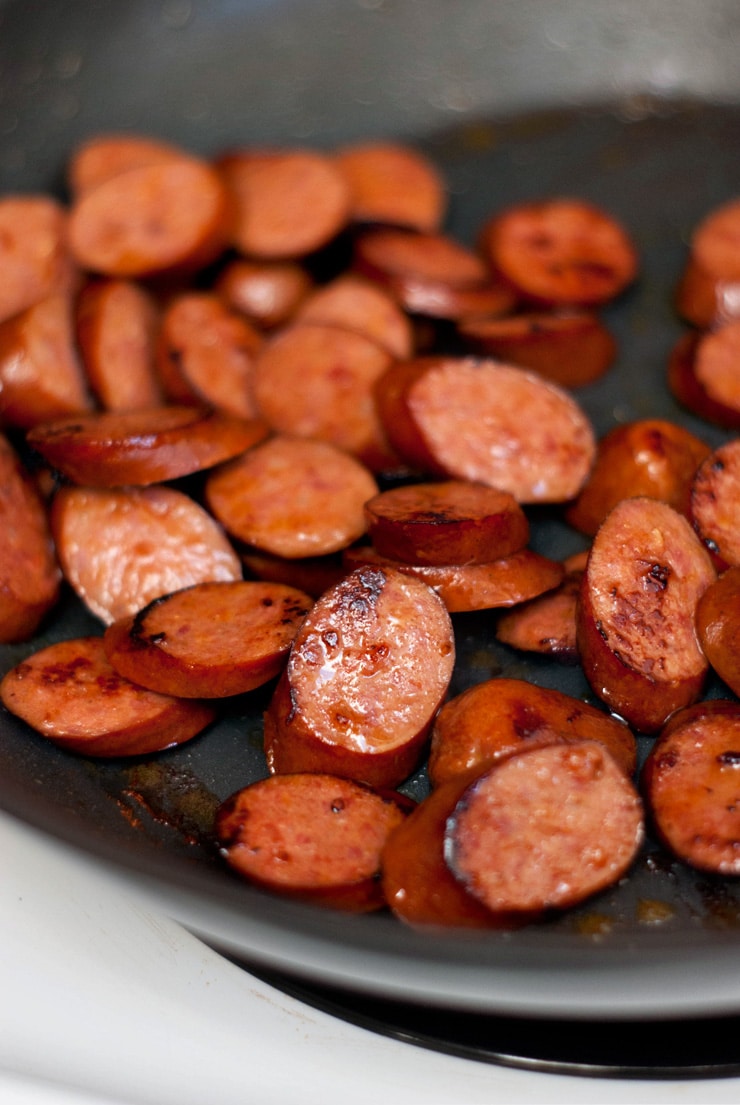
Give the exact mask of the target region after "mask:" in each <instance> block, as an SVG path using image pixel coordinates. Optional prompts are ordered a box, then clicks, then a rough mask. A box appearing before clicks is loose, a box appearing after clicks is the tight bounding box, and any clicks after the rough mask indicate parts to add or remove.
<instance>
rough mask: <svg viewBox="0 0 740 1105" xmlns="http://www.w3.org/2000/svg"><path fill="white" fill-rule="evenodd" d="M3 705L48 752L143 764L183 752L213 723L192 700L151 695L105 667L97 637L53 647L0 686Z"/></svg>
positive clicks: (209, 709)
mask: <svg viewBox="0 0 740 1105" xmlns="http://www.w3.org/2000/svg"><path fill="white" fill-rule="evenodd" d="M0 698H2V701H3V703H4V705H5V706H6V707H7V708H8V710H10V711H11V713H13V714H16V715H17V716H18V717H20V718H22V719H23V721H25V722H26V723H27V724H28V725H30V726H31V728H33V729H35V730H37V732H39V733H41V735H42V736H44V737H47V738H48V739H49V740H50V741H53V742H54V744H58V745H59V746H60V747H62V748H65V749H68V750H69V751H71V752H79V753H82V754H83V755H86V756H143V755H148V754H150V753H152V752H162V751H164V749H166V748H172V747H173V746H174V745H177V744H182V743H183V742H184V741H188V740H190V739H191V738H192V737H194V736H196V735H197V734H198V733H200V732H201V731H202V730H203V729H205V727H206V726H207V725H210V723H211V722H212V721H213V720H214V718H215V711H214V710H213V708H212V707H211V706H209V705H207V704H205V703H202V702H196V701H195V700H192V699H191V700H189V701H183V700H181V699H177V698H170V697H169V696H166V695H159V694H154V693H153V692H152V691H147V690H144V689H143V688H142V687H138V686H136V685H135V684H134V683H130V682H129V681H128V679H124V677H123V676H121V675H119V674H118V673H117V672H116V671H114V669H113V668H112V667H111V666H110V664H109V663H108V660H107V659H106V655H105V651H104V649H103V639H102V637H82V638H74V639H72V640H67V641H59V642H58V643H56V644H53V645H49V646H48V647H46V648H44V649H41V650H40V651H38V652H36V653H34V654H33V655H31V656H29V657H28V658H27V659H25V660H22V661H21V663H19V664H18V665H16V667H14V668H13V669H12V670H11V671H9V672H8V674H7V675H6V676H5V677H4V678H3V680H2V682H1V683H0Z"/></svg>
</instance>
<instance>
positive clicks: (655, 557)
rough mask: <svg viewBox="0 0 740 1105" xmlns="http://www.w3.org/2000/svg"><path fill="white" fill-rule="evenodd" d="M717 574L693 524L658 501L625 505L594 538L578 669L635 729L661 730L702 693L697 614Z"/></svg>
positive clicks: (583, 598)
mask: <svg viewBox="0 0 740 1105" xmlns="http://www.w3.org/2000/svg"><path fill="white" fill-rule="evenodd" d="M715 574H716V573H715V570H714V567H713V565H712V561H711V559H710V557H709V553H708V552H707V551H706V550H705V549H704V547H703V546H702V544H701V542H700V541H699V538H698V537H697V536H696V534H695V533H694V531H693V530H692V528H691V525H690V524H689V522H688V521H687V520H686V518H684V516H683V515H681V514H679V513H678V512H677V511H675V510H674V509H673V507H670V506H668V504H667V503H661V502H659V501H658V500H657V499H647V498H635V499H624V500H623V501H622V502H621V503H618V504H617V506H616V507H614V509H613V510H612V511H611V513H610V514H609V515H608V516H607V518H606V519H605V521H604V522H603V523H602V525H601V527H600V528H599V531H598V533H597V534H596V536H595V537H594V540H593V544H592V546H591V551H590V554H589V558H588V564H587V567H586V571H585V573H584V576H583V586H582V589H581V595H580V601H579V605H578V622H577V624H578V649H579V653H580V656H581V664H582V667H583V670H584V673H585V675H586V678H587V679H588V681H589V683H590V684H591V687H592V689H593V691H594V693H595V694H597V695H598V696H599V697H600V698H601V699H602V700H603V701H604V702H605V703H606V704H607V705H608V706H609V708H610V709H611V710H613V711H614V712H615V713H617V714H619V715H620V716H621V717H623V718H625V719H626V720H627V721H628V722H629V724H630V725H632V726H633V727H634V728H635V729H637V730H640V731H642V732H645V733H654V732H657V731H658V730H659V729H660V728H661V727H662V725H663V724H664V723H665V721H666V719H667V718H668V717H669V716H670V715H671V714H672V713H673V712H674V711H675V710H678V709H680V708H681V707H682V706H686V705H688V704H689V703H691V702H694V701H695V700H696V699H697V698H698V697H699V696H700V694H701V693H702V691H703V688H704V684H705V681H706V676H707V670H708V664H707V660H706V657H705V656H704V654H703V652H702V651H701V648H700V647H699V642H698V640H697V636H696V629H695V626H694V614H695V610H696V604H697V602H698V600H699V598H700V597H701V595H702V594H703V592H704V591H705V590H706V588H707V587H708V586H709V584H710V583H711V582H712V581H713V580H714V578H715Z"/></svg>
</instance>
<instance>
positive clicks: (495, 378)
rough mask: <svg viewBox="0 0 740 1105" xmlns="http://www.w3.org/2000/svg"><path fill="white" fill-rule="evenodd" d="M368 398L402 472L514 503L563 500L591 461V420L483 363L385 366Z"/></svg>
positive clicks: (519, 371)
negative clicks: (469, 485)
mask: <svg viewBox="0 0 740 1105" xmlns="http://www.w3.org/2000/svg"><path fill="white" fill-rule="evenodd" d="M376 398H377V402H378V409H379V411H380V415H381V418H382V421H383V425H384V426H385V429H386V432H387V434H388V437H389V438H390V441H391V445H393V447H394V448H395V449H396V451H397V452H398V453H399V455H400V456H401V457H402V458H404V459H405V460H406V461H407V463H409V464H410V465H411V466H412V467H416V468H419V469H421V470H423V471H426V472H429V473H432V474H435V475H441V476H444V477H446V478H448V479H465V480H470V481H472V482H477V483H484V484H488V485H489V486H491V487H497V488H499V489H500V490H502V491H508V492H510V493H511V494H512V495H513V496H514V497H515V498H516V499H517V501H518V502H520V503H535V502H563V501H565V500H568V499H571V498H573V497H574V496H575V495H576V494H577V493H578V492H579V491H580V489H581V487H582V486H583V484H584V483H585V481H586V479H587V477H588V474H589V471H590V468H591V464H592V462H593V458H594V455H595V451H596V441H595V438H594V433H593V429H592V426H591V423H590V421H589V419H588V418H587V416H586V414H585V413H584V411H583V410H582V409H581V407H580V406H579V405H578V403H576V401H575V400H574V399H573V397H572V396H571V395H570V394H569V393H567V392H566V391H565V390H564V389H563V388H560V387H559V386H558V385H557V384H553V383H551V382H550V381H549V380H544V379H543V378H542V377H541V376H538V375H537V374H536V373H534V372H529V371H527V370H525V369H523V368H516V367H514V366H513V365H506V364H502V363H500V362H498V361H493V360H489V359H487V358H484V359H480V360H479V359H476V358H473V357H452V356H450V357H420V358H417V359H416V360H412V361H407V362H405V363H403V364H397V365H394V366H393V367H392V368H391V369H390V370H389V371H388V372H386V373H385V375H384V376H383V377H382V378H381V379H380V380H379V381H378V384H377V387H376ZM524 411H526V412H527V415H526V418H524V417H522V412H524Z"/></svg>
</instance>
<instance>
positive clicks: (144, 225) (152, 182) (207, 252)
mask: <svg viewBox="0 0 740 1105" xmlns="http://www.w3.org/2000/svg"><path fill="white" fill-rule="evenodd" d="M230 220H231V210H230V201H229V196H228V193H227V191H226V189H225V187H224V185H223V183H222V182H221V180H220V178H219V176H218V175H217V174H216V172H215V171H214V170H213V169H212V168H211V167H210V166H209V165H207V164H205V163H204V162H202V161H199V160H198V159H197V158H191V157H185V156H183V157H180V158H172V159H169V160H165V161H164V162H163V163H161V164H148V165H144V166H141V167H139V168H137V169H129V170H128V171H127V172H125V173H119V174H117V175H116V176H114V177H112V178H111V179H110V180H107V181H106V182H105V183H103V184H100V185H98V186H97V187H96V188H93V189H91V190H90V191H89V192H84V193H83V194H82V195H81V196H80V197H79V198H78V199H77V200H76V201H75V202H74V204H73V205H72V209H71V212H70V221H69V244H70V249H71V251H72V255H73V257H74V258H75V260H76V261H77V263H78V264H79V265H80V267H81V268H83V269H87V270H89V271H91V272H96V273H101V274H103V275H107V276H117V277H143V278H150V277H161V276H165V275H167V276H169V275H171V274H173V273H177V274H180V273H192V272H195V271H197V270H198V269H200V268H203V267H204V266H205V265H207V264H209V263H210V262H212V261H214V260H215V259H216V257H218V255H219V254H220V253H221V252H222V251H223V250H224V248H225V245H226V240H227V235H228V231H229V229H230Z"/></svg>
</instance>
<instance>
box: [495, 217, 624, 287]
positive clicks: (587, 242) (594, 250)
mask: <svg viewBox="0 0 740 1105" xmlns="http://www.w3.org/2000/svg"><path fill="white" fill-rule="evenodd" d="M480 247H481V251H482V253H483V255H484V256H485V257H486V258H487V259H488V261H489V263H490V265H491V267H492V268H493V270H494V272H497V273H499V274H500V275H501V276H502V277H503V278H504V279H505V280H506V281H508V282H509V283H510V284H511V285H512V287H514V288H515V289H516V291H517V293H518V294H519V295H521V296H523V297H525V298H526V299H527V300H530V301H531V302H534V303H538V304H542V305H548V306H581V307H596V306H599V305H600V304H603V303H607V302H609V301H610V300H612V299H614V298H615V297H616V296H618V295H619V294H620V293H621V292H623V291H624V290H625V289H626V288H627V287H628V285H630V284H631V283H632V281H633V280H634V279H635V277H636V276H637V271H638V257H637V251H636V249H635V246H634V244H633V242H632V240H631V239H630V237H629V235H628V234H627V232H626V231H625V229H624V228H623V227H622V226H621V225H620V223H619V222H617V220H615V219H614V218H612V216H611V215H609V214H607V213H606V212H605V211H603V210H602V209H601V208H600V207H598V206H595V205H594V204H590V203H586V202H585V201H583V200H580V199H571V198H569V197H556V198H554V199H548V200H544V201H541V202H534V203H522V204H516V205H515V206H513V207H510V208H508V209H506V210H505V211H501V212H499V213H497V214H495V215H494V216H493V217H492V218H491V219H489V220H488V222H487V223H486V224H485V225H484V227H483V229H482V231H481V234H480Z"/></svg>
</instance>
